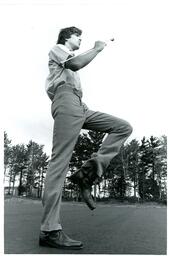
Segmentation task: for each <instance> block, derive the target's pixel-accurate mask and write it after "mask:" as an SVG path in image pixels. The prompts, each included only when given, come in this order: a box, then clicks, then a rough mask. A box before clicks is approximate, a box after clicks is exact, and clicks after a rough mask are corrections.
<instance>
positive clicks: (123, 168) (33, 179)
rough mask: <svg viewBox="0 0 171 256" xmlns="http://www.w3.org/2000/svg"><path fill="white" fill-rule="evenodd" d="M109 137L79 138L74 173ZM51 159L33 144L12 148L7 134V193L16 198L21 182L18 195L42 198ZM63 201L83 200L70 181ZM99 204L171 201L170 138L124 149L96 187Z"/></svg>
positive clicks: (84, 135)
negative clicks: (170, 194) (170, 175)
mask: <svg viewBox="0 0 171 256" xmlns="http://www.w3.org/2000/svg"><path fill="white" fill-rule="evenodd" d="M104 137H105V134H103V133H100V132H94V131H89V132H88V133H82V134H80V135H79V137H78V140H77V143H76V145H75V148H74V151H73V155H72V158H71V161H70V166H69V172H68V175H70V173H73V172H74V171H75V170H77V169H79V168H80V167H81V166H82V164H83V163H84V162H85V161H86V160H87V159H88V158H90V157H91V155H92V154H93V153H94V152H97V151H98V149H99V147H100V146H101V144H102V142H103V140H104ZM48 162H49V157H48V156H47V155H46V153H45V152H44V146H43V145H39V144H38V143H36V142H33V141H29V143H28V144H27V145H25V144H17V145H12V142H11V140H10V139H9V138H8V135H7V133H6V132H5V133H4V177H6V178H8V183H9V185H8V187H7V191H6V193H8V194H13V191H14V188H15V182H16V180H17V179H18V180H19V185H18V188H17V189H18V195H23V194H25V195H26V196H33V190H34V191H36V195H35V196H36V197H38V198H41V197H42V193H43V187H44V179H45V175H46V170H47V167H48ZM63 197H64V198H65V199H67V200H68V199H70V200H73V199H74V200H80V193H79V191H78V188H77V186H75V185H73V184H72V183H70V182H69V180H68V179H66V181H65V184H64V189H63ZM94 197H95V200H104V199H105V200H107V199H119V200H122V201H123V200H125V199H126V200H129V201H137V200H138V201H141V202H144V201H147V200H152V201H160V202H166V201H167V137H166V136H162V137H160V138H158V137H154V136H151V137H150V138H146V137H143V138H142V140H141V141H138V140H136V139H133V140H132V141H130V142H128V143H126V144H125V145H123V146H122V147H121V150H120V153H119V154H118V155H117V156H116V157H114V158H113V159H112V161H111V163H110V165H109V166H108V168H107V170H106V172H105V173H104V175H103V180H102V182H101V183H100V184H97V185H95V186H94Z"/></svg>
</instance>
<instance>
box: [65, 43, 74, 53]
mask: <svg viewBox="0 0 171 256" xmlns="http://www.w3.org/2000/svg"><path fill="white" fill-rule="evenodd" d="M65 46H66V47H67V48H68V49H69V50H70V51H73V49H72V47H71V45H70V44H69V43H68V41H66V42H65Z"/></svg>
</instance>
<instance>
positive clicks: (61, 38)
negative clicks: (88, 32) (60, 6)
mask: <svg viewBox="0 0 171 256" xmlns="http://www.w3.org/2000/svg"><path fill="white" fill-rule="evenodd" d="M73 34H75V35H79V36H80V35H81V34H82V30H80V29H79V28H76V27H68V28H63V29H61V30H60V32H59V35H58V40H57V42H56V43H57V44H65V42H66V39H69V38H70V37H71V35H73Z"/></svg>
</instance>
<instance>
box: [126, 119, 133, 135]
mask: <svg viewBox="0 0 171 256" xmlns="http://www.w3.org/2000/svg"><path fill="white" fill-rule="evenodd" d="M125 130H126V133H127V134H128V135H131V133H132V132H133V127H132V125H130V123H128V122H126V124H125Z"/></svg>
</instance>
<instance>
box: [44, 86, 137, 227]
mask: <svg viewBox="0 0 171 256" xmlns="http://www.w3.org/2000/svg"><path fill="white" fill-rule="evenodd" d="M52 116H53V118H54V128H53V147H52V156H51V160H50V163H49V167H48V170H47V174H46V179H45V190H44V196H43V207H44V209H43V216H42V222H41V230H42V231H52V230H59V229H62V226H61V221H60V208H61V197H62V189H63V185H64V180H65V178H66V174H67V172H68V168H69V162H70V160H71V157H72V152H73V149H74V147H75V144H76V141H77V139H78V136H79V134H80V131H81V129H82V128H83V129H88V130H94V131H99V132H103V133H107V134H108V135H107V137H106V139H105V140H104V141H103V143H102V146H101V147H100V149H99V150H98V152H97V153H94V154H93V155H92V157H91V159H89V160H88V161H87V162H86V163H85V164H84V165H85V166H86V165H91V164H92V165H93V166H96V168H95V169H94V171H95V172H96V173H97V176H99V177H101V176H102V175H103V173H104V172H105V170H106V168H107V167H108V165H109V164H110V161H111V160H112V158H113V157H115V156H116V155H117V154H118V153H119V150H120V148H121V146H122V144H123V143H124V142H125V140H126V139H127V138H128V137H129V135H130V134H131V132H132V127H131V125H130V124H129V123H128V122H126V121H124V120H122V119H120V118H117V117H114V116H111V115H108V114H105V113H101V112H96V111H92V110H89V109H88V107H87V106H86V105H85V104H84V103H82V100H81V97H79V96H78V95H76V94H75V93H74V92H73V91H72V90H70V88H67V87H66V86H63V87H62V88H61V89H60V88H59V90H58V91H57V93H56V95H55V98H54V100H53V102H52Z"/></svg>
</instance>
